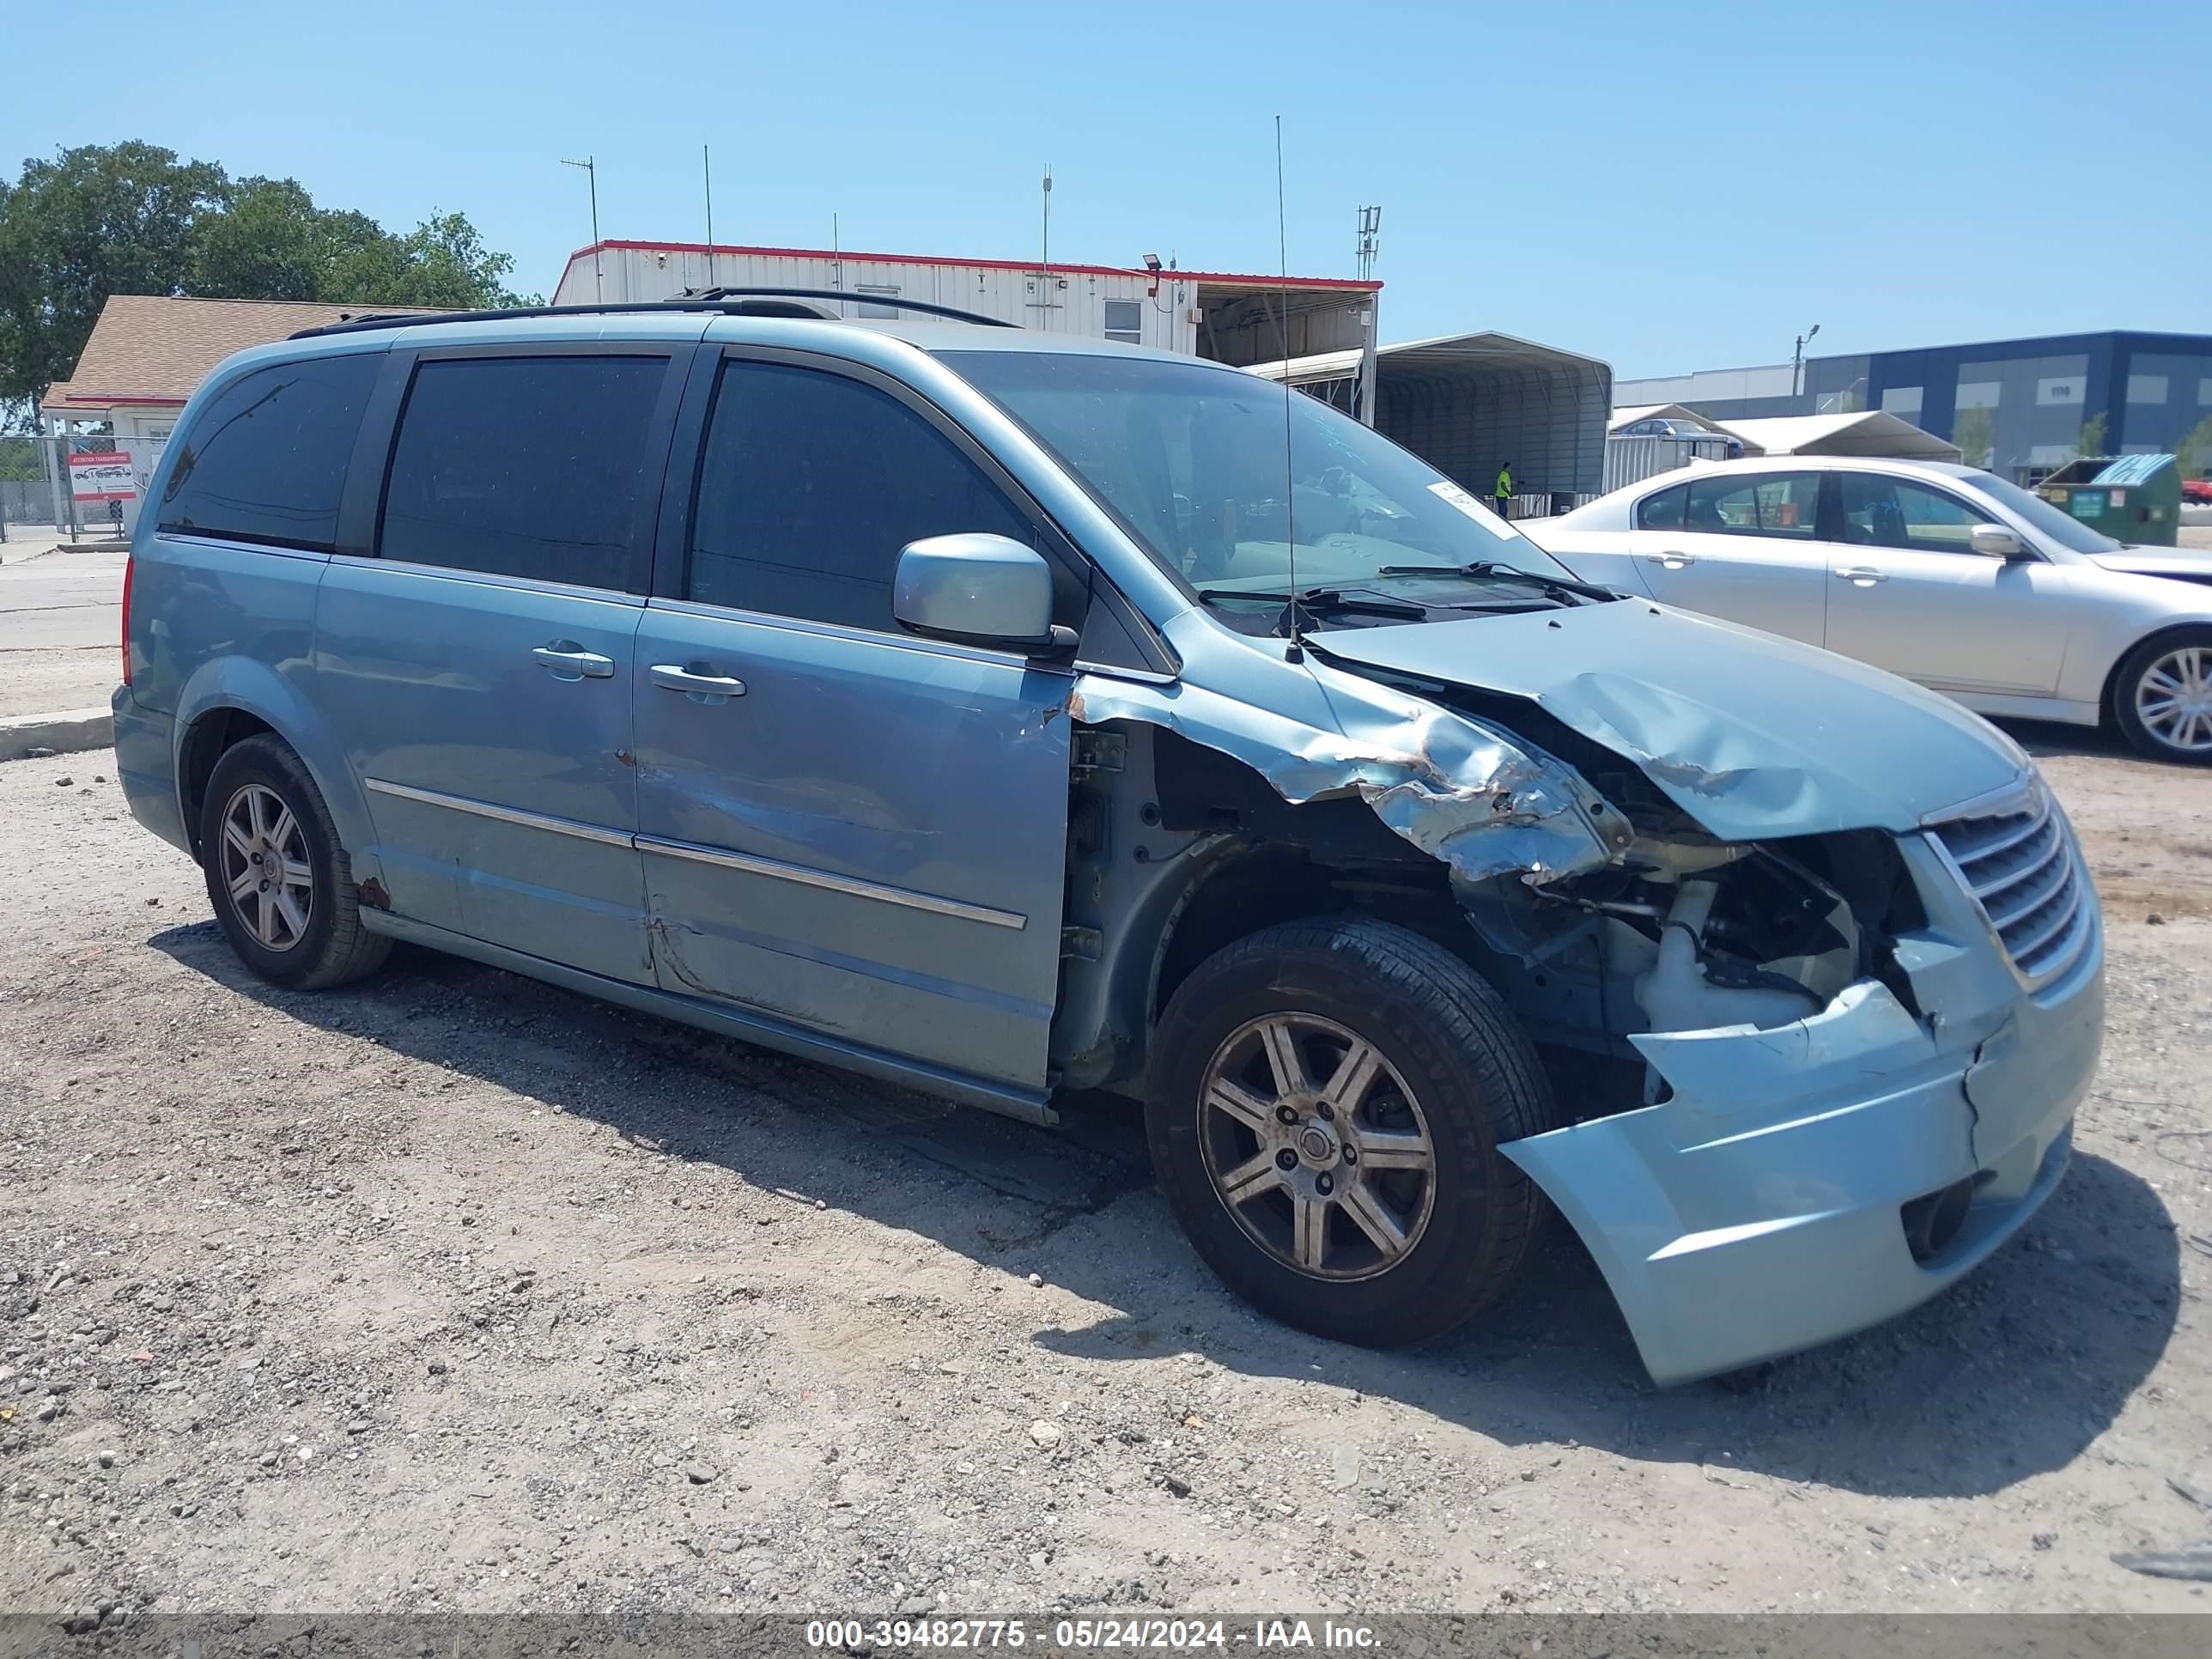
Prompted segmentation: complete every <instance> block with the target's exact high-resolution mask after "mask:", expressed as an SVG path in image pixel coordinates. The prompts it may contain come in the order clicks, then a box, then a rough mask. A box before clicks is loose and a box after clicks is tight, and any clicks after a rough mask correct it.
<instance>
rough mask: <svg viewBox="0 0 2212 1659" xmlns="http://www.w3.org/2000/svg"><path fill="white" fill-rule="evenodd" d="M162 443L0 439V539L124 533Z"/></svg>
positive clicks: (104, 438) (99, 437) (48, 436)
mask: <svg viewBox="0 0 2212 1659" xmlns="http://www.w3.org/2000/svg"><path fill="white" fill-rule="evenodd" d="M166 443H167V439H166V438H118V437H115V436H113V435H110V434H106V433H95V434H82V433H79V434H68V435H64V434H60V433H39V434H32V435H22V436H17V437H0V539H4V540H8V541H42V540H45V541H84V540H88V539H89V540H97V539H100V538H106V537H122V536H128V535H129V534H130V533H131V528H132V527H133V526H135V525H136V524H137V521H138V504H139V503H140V502H141V501H144V500H145V499H146V484H147V481H148V480H149V479H150V478H151V477H153V474H154V468H155V465H158V464H159V463H160V461H161V449H162V447H163V446H164V445H165V444H166Z"/></svg>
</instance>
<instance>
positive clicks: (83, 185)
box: [0, 141, 228, 402]
mask: <svg viewBox="0 0 2212 1659" xmlns="http://www.w3.org/2000/svg"><path fill="white" fill-rule="evenodd" d="M227 183H228V181H227V180H226V179H225V178H224V176H223V171H222V168H221V167H217V166H216V165H215V164H214V163H213V162H210V161H179V160H178V159H177V154H176V152H175V151H174V150H169V149H161V147H160V146H159V145H156V144H147V143H137V142H135V141H134V142H131V143H121V144H110V145H100V144H86V145H81V146H79V147H78V148H77V149H65V150H63V151H61V152H59V153H58V155H56V156H55V157H54V159H53V160H52V161H43V160H40V159H39V158H37V157H35V156H34V157H32V158H30V159H28V160H27V161H24V163H23V171H22V175H21V177H20V178H19V179H16V180H15V183H14V184H13V185H0V401H10V402H13V401H18V400H22V399H35V398H38V397H39V396H40V394H42V393H43V392H45V391H46V387H47V386H49V385H51V384H52V382H54V381H55V380H61V379H63V378H64V376H66V375H67V374H69V372H70V367H71V365H73V364H74V363H75V362H76V359H77V354H78V353H79V352H80V351H82V349H84V340H85V336H86V335H88V334H89V333H90V332H91V331H92V325H93V322H94V319H97V318H98V317H99V315H100V307H101V306H103V305H105V304H106V302H107V296H108V295H111V294H176V293H180V292H182V291H183V289H184V286H185V275H186V268H187V262H188V254H187V247H188V244H189V243H190V241H191V236H192V229H193V226H194V225H195V224H196V223H197V222H198V220H199V218H200V216H202V215H203V214H205V213H207V212H209V211H210V210H214V209H216V208H217V207H218V206H219V204H220V203H221V200H222V195H223V192H224V190H225V188H226V185H227Z"/></svg>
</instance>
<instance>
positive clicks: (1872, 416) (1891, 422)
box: [1707, 409, 1960, 461]
mask: <svg viewBox="0 0 2212 1659" xmlns="http://www.w3.org/2000/svg"><path fill="white" fill-rule="evenodd" d="M1707 424H1708V425H1717V426H1718V427H1720V428H1721V430H1723V431H1724V432H1732V433H1734V434H1735V435H1736V436H1737V437H1739V438H1741V439H1742V440H1743V443H1744V447H1745V449H1747V451H1749V452H1750V453H1752V454H1753V455H1887V456H1890V457H1893V459H1897V460H1900V461H1956V460H1958V459H1960V448H1959V446H1958V445H1956V444H1954V443H1948V442H1946V441H1944V440H1942V439H1941V438H1939V437H1937V436H1936V435H1935V434H1934V433H1932V432H1923V431H1922V430H1921V429H1920V428H1918V427H1917V426H1915V425H1913V424H1912V422H1910V421H1907V420H1903V419H1900V418H1899V416H1895V415H1891V414H1888V413H1887V412H1886V411H1884V410H1878V409H1872V410H1862V411H1860V412H1859V413H1858V414H1856V415H1778V416H1771V417H1769V418H1767V419H1765V420H1756V421H1727V422H1707Z"/></svg>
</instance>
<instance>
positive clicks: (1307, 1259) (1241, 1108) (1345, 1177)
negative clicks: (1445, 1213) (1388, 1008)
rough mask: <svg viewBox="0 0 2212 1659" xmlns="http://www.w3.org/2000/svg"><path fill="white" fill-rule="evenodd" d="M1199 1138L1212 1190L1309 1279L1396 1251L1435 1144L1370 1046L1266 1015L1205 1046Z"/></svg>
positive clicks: (1419, 1202) (1428, 1180) (1416, 1229)
mask: <svg viewBox="0 0 2212 1659" xmlns="http://www.w3.org/2000/svg"><path fill="white" fill-rule="evenodd" d="M1198 1110H1199V1143H1200V1148H1201V1150H1202V1151H1203V1152H1204V1155H1205V1159H1206V1174H1207V1176H1209V1177H1210V1178H1211V1179H1212V1182H1213V1189H1214V1192H1215V1194H1217V1195H1218V1197H1219V1198H1220V1200H1221V1202H1222V1204H1223V1205H1224V1206H1225V1207H1226V1208H1227V1209H1228V1211H1229V1212H1230V1214H1231V1216H1233V1217H1235V1218H1236V1220H1237V1225H1238V1226H1239V1227H1241V1228H1243V1231H1245V1233H1246V1234H1247V1235H1249V1237H1251V1238H1252V1239H1253V1240H1254V1241H1255V1243H1258V1244H1259V1245H1260V1246H1261V1248H1262V1249H1265V1250H1267V1253H1268V1254H1269V1255H1272V1256H1273V1257H1274V1258H1275V1259H1276V1260H1277V1261H1281V1262H1282V1263H1284V1264H1285V1266H1287V1267H1292V1268H1294V1269H1296V1270H1297V1272H1299V1273H1304V1274H1307V1275H1309V1276H1310V1277H1312V1278H1316V1279H1371V1278H1373V1277H1375V1276H1376V1274H1378V1273H1387V1272H1389V1270H1390V1269H1391V1268H1392V1267H1395V1266H1397V1265H1398V1263H1399V1262H1401V1261H1403V1260H1405V1258H1406V1256H1407V1254H1408V1253H1410V1252H1411V1251H1412V1249H1413V1247H1414V1246H1415V1245H1416V1244H1417V1243H1419V1242H1420V1237H1421V1234H1422V1232H1423V1231H1424V1230H1425V1228H1426V1227H1427V1225H1428V1224H1429V1218H1430V1216H1431V1212H1433V1210H1434V1208H1435V1204H1436V1144H1435V1141H1434V1140H1433V1139H1432V1138H1431V1134H1430V1131H1429V1124H1428V1120H1427V1118H1426V1117H1425V1115H1423V1113H1422V1110H1421V1107H1420V1103H1419V1101H1417V1100H1416V1099H1415V1098H1414V1097H1413V1091H1412V1090H1411V1089H1409V1088H1407V1086H1406V1082H1405V1079H1403V1078H1402V1077H1401V1076H1400V1075H1399V1073H1398V1072H1397V1069H1396V1068H1395V1066H1392V1065H1391V1064H1390V1062H1389V1060H1385V1059H1384V1058H1383V1054H1382V1051H1381V1050H1380V1049H1378V1048H1376V1046H1375V1045H1374V1044H1373V1043H1371V1042H1368V1041H1367V1039H1365V1038H1364V1037H1362V1036H1359V1035H1358V1033H1356V1032H1354V1031H1352V1030H1350V1029H1348V1028H1347V1027H1346V1026H1343V1025H1340V1024H1337V1023H1336V1022H1335V1021H1334V1020H1329V1019H1323V1018H1321V1017H1320V1016H1318V1015H1314V1014H1291V1013H1285V1014H1271V1015H1268V1016H1266V1017H1265V1018H1260V1019H1255V1020H1251V1021H1248V1022H1247V1023H1246V1024H1243V1025H1242V1026H1240V1027H1238V1028H1237V1030H1235V1031H1233V1032H1231V1034H1230V1036H1229V1037H1228V1038H1227V1040H1226V1041H1225V1042H1223V1043H1222V1044H1221V1046H1220V1047H1219V1048H1218V1049H1216V1050H1215V1051H1214V1054H1213V1058H1212V1061H1211V1062H1210V1063H1209V1065H1208V1066H1207V1067H1206V1081H1205V1089H1204V1092H1203V1094H1202V1095H1201V1097H1200V1102H1199V1108H1198Z"/></svg>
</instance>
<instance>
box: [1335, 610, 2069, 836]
mask: <svg viewBox="0 0 2212 1659" xmlns="http://www.w3.org/2000/svg"><path fill="white" fill-rule="evenodd" d="M1315 644H1316V647H1317V648H1318V649H1319V651H1320V652H1321V653H1324V654H1325V655H1326V656H1327V657H1328V658H1330V659H1334V660H1336V661H1338V662H1340V664H1342V665H1345V666H1347V667H1351V668H1353V669H1355V670H1356V669H1358V668H1359V667H1363V666H1364V667H1367V668H1373V669H1383V670H1388V671H1394V672H1396V673H1400V674H1409V675H1413V676H1416V677H1418V678H1421V679H1425V680H1431V681H1441V682H1448V683H1449V684H1455V685H1460V686H1465V687H1468V688H1469V689H1472V690H1481V691H1488V692H1497V693H1502V694H1504V695H1505V696H1514V697H1525V698H1527V699H1528V700H1529V701H1530V702H1534V703H1536V704H1538V705H1539V706H1540V707H1541V708H1543V709H1544V710H1545V711H1546V712H1547V713H1548V714H1551V715H1553V717H1554V718H1556V719H1558V720H1560V721H1562V722H1564V723H1565V725H1567V726H1571V727H1572V728H1573V729H1574V730H1575V731H1577V732H1580V733H1581V734H1582V735H1583V736H1584V737H1586V738H1590V739H1591V740H1593V741H1594V742H1596V743H1601V744H1604V745H1605V746H1606V747H1607V748H1608V749H1610V750H1613V751H1614V752H1615V753H1617V754H1620V755H1621V756H1624V757H1626V758H1628V759H1630V760H1632V761H1633V762H1635V763H1637V765H1638V767H1639V768H1640V769H1642V771H1643V772H1644V775H1646V776H1648V777H1649V778H1650V780H1651V781H1652V782H1653V783H1655V784H1656V785H1657V786H1658V787H1659V788H1660V789H1662V791H1664V792H1665V793H1666V794H1667V795H1668V798H1669V799H1672V800H1673V801H1674V803H1675V804H1676V805H1679V806H1680V807H1681V809H1682V810H1683V811H1686V812H1687V813H1688V814H1689V815H1690V816H1691V817H1693V818H1695V819H1696V820H1697V821H1698V822H1699V823H1701V824H1703V825H1704V826H1705V829H1708V830H1710V831H1711V833H1712V834H1714V835H1715V836H1719V837H1720V838H1722V839H1723V840H1724V841H1744V840H1750V839H1753V838H1756V837H1762V836H1794V835H1814V834H1821V833H1825V832H1828V831H1832V830H1837V829H1890V830H1895V831H1899V832H1905V831H1909V830H1912V829H1917V828H1918V827H1919V825H1920V823H1921V820H1922V819H1923V817H1925V816H1926V815H1928V814H1929V813H1931V812H1934V811H1938V810H1940V809H1942V808H1943V807H1947V806H1952V805H1957V804H1958V803H1960V802H1961V801H1966V800H1971V799H1973V798H1974V797H1975V796H1977V795H1984V794H1988V793H1990V792H1992V791H1994V790H1996V789H2000V788H2002V787H2004V786H2005V785H2006V784H2007V783H2009V782H2010V781H2013V780H2014V779H2015V778H2016V777H2018V776H2019V775H2020V774H2021V772H2022V771H2024V770H2025V769H2027V765H2028V761H2027V756H2026V755H2025V754H2023V753H2022V752H2021V750H2020V749H2019V747H2018V746H2017V745H2016V744H2014V743H2013V742H2012V740H2011V739H2010V738H2007V737H2005V736H2004V735H2003V734H2002V732H1998V731H1997V730H1996V728H1995V727H1994V726H1990V724H1989V723H1988V722H1986V721H1985V720H1982V719H1981V718H1980V717H1979V716H1978V715H1975V714H1970V713H1968V712H1967V711H1966V709H1964V708H1960V707H1959V705H1958V704H1956V703H1954V702H1950V701H1949V700H1948V698H1944V697H1940V696H1936V694H1935V693H1933V692H1931V691H1925V690H1922V689H1921V688H1919V687H1918V686H1916V685H1913V684H1910V683H1909V682H1907V681H1905V680H1901V679H1899V678H1897V677H1896V676H1894V675H1893V674H1888V673H1885V672H1883V671H1881V670H1880V669H1877V668H1869V667H1868V666H1867V665H1865V664H1863V663H1859V662H1854V661H1852V660H1851V659H1849V658H1846V657H1838V656H1835V655H1832V653H1828V652H1826V651H1820V650H1816V649H1814V647H1811V646H1807V645H1800V644H1798V643H1797V642H1796V641H1794V640H1785V639H1782V638H1779V637H1778V636H1776V635H1771V634H1762V633H1759V632H1758V631H1757V630H1755V629H1747V628H1739V627H1736V626H1735V624H1734V623H1724V622H1720V621H1718V620H1717V619H1715V618H1713V617H1700V616H1696V615H1692V614H1691V613H1689V612H1687V611H1674V610H1670V609H1668V608H1667V607H1665V606H1660V605H1651V604H1650V602H1649V601H1646V600H1643V599H1635V600H1626V599H1625V600H1620V601H1618V602H1615V603H1613V604H1607V605H1579V606H1575V607H1572V608H1570V609H1564V610H1559V611H1527V612H1522V613H1520V614H1517V615H1502V616H1498V615H1493V616H1486V617H1468V618H1467V619H1465V620H1462V621H1455V622H1431V623H1409V624H1407V625H1405V626H1402V627H1390V628H1365V629H1339V630H1336V631H1333V632H1330V633H1327V634H1324V635H1321V636H1320V637H1319V638H1318V639H1317V640H1316V641H1315ZM1507 723H1508V724H1509V725H1510V720H1509V721H1508V722H1507Z"/></svg>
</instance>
